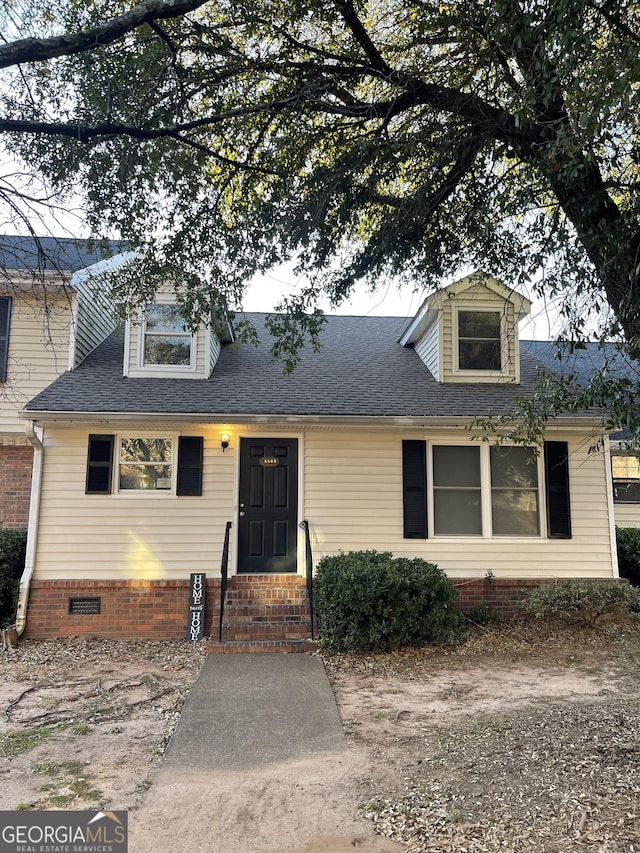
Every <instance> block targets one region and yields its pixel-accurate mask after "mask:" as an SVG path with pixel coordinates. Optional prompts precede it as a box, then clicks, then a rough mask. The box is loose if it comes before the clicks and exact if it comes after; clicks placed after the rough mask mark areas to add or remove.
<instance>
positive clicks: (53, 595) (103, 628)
mask: <svg viewBox="0 0 640 853" xmlns="http://www.w3.org/2000/svg"><path fill="white" fill-rule="evenodd" d="M219 590H220V581H219V580H217V579H216V580H210V581H207V598H206V613H207V621H208V620H209V618H210V614H211V613H213V607H214V600H215V601H216V602H217V599H218V597H219V595H220V591H219ZM96 597H99V598H100V613H99V614H98V615H77V614H70V613H69V599H70V598H96ZM188 607H189V580H188V579H186V580H166V581H162V580H156V581H141V580H140V581H137V580H129V581H124V580H122V581H119V580H118V581H109V580H95V581H91V580H85V581H70V580H57V581H38V580H34V581H32V583H31V587H30V590H29V603H28V606H27V624H26V628H25V632H24V635H23V636H24V637H25V639H44V638H51V637H71V636H77V635H81V634H91V635H93V636H96V637H109V638H114V639H115V638H119V639H132V640H135V639H148V640H179V639H184V638H185V637H186V635H187V617H188ZM205 624H207V623H205Z"/></svg>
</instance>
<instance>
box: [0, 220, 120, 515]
mask: <svg viewBox="0 0 640 853" xmlns="http://www.w3.org/2000/svg"><path fill="white" fill-rule="evenodd" d="M122 249H123V244H121V243H117V242H111V243H106V244H102V243H92V242H90V241H88V240H71V239H67V238H52V237H41V238H38V239H35V238H31V237H19V236H6V235H5V236H0V270H1V271H2V278H0V525H2V526H4V527H7V528H22V527H26V526H27V521H28V516H29V497H30V489H31V467H32V460H33V448H32V445H31V443H30V442H29V440H28V439H27V437H26V436H25V429H24V423H23V422H22V421H20V419H19V417H18V412H19V411H20V409H21V408H22V407H23V406H24V405H25V403H27V402H28V401H29V400H30V399H31V398H32V397H34V396H35V395H36V394H37V393H38V392H39V391H41V390H42V389H43V388H45V387H46V386H47V385H49V384H50V383H51V382H53V380H54V379H56V378H57V377H58V376H60V375H61V374H62V373H64V372H65V371H66V370H69V369H73V368H74V367H76V366H77V365H78V364H79V363H80V361H81V360H82V358H84V356H85V355H86V354H87V353H89V352H90V351H91V350H92V349H94V348H95V347H96V346H97V345H98V344H99V343H100V342H101V341H102V340H104V338H105V337H106V336H107V335H108V334H109V333H110V332H111V331H113V329H114V328H115V327H116V325H117V320H116V317H115V314H114V312H113V310H112V306H111V304H109V303H106V301H104V300H102V301H101V300H100V299H98V298H97V296H96V294H95V292H94V291H93V290H92V288H91V287H90V286H89V282H90V277H91V275H92V274H95V273H97V272H99V271H100V270H101V269H104V267H105V266H107V265H108V264H110V263H112V262H113V261H112V260H108V259H110V258H112V256H114V255H115V254H117V253H120V252H121V251H122Z"/></svg>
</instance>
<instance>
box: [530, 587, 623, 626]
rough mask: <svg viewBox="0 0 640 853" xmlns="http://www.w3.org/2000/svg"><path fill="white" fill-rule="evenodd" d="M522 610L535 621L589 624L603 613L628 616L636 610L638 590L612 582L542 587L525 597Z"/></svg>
mask: <svg viewBox="0 0 640 853" xmlns="http://www.w3.org/2000/svg"><path fill="white" fill-rule="evenodd" d="M524 607H525V610H527V611H529V613H533V614H534V615H535V616H537V617H538V618H539V619H549V618H552V619H553V618H555V619H558V620H560V621H563V622H569V621H573V622H575V621H579V622H583V623H586V624H593V623H594V622H595V620H596V619H597V617H598V616H603V615H604V614H605V613H613V614H620V615H625V614H626V615H629V614H630V613H631V612H632V611H636V610H638V609H640V590H638V589H636V588H635V587H633V586H630V585H629V584H626V583H616V581H596V580H568V581H562V582H561V583H544V584H541V585H540V586H539V587H537V588H536V589H534V590H533V591H532V592H531V593H530V594H529V596H528V598H527V599H526V601H525V602H524Z"/></svg>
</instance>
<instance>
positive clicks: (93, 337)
mask: <svg viewBox="0 0 640 853" xmlns="http://www.w3.org/2000/svg"><path fill="white" fill-rule="evenodd" d="M91 283H92V282H91V279H86V278H85V279H81V280H79V281H77V282H76V281H74V288H75V290H76V293H77V299H78V309H77V312H76V317H75V323H74V330H73V334H74V341H75V344H74V352H73V365H72V366H73V367H77V366H78V365H79V364H80V362H81V361H83V360H84V359H85V358H86V357H87V356H88V355H89V353H91V352H93V350H94V349H95V348H96V347H97V346H98V345H99V344H101V343H102V341H103V340H104V339H105V338H106V337H108V336H109V335H110V334H111V332H113V331H114V329H115V328H116V327H117V325H118V323H119V320H118V317H117V314H116V312H115V310H114V306H113V303H112V301H111V300H110V299H109V298H107V295H106V294H103V293H101V292H100V291H99V290H97V289H96V287H95V286H94V287H93V288H92V287H91Z"/></svg>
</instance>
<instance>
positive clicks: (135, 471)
mask: <svg viewBox="0 0 640 853" xmlns="http://www.w3.org/2000/svg"><path fill="white" fill-rule="evenodd" d="M174 453H175V441H174V439H173V438H171V437H167V436H162V437H157V436H153V437H148V436H142V437H141V436H121V437H120V439H119V441H118V467H117V478H118V480H117V486H118V491H119V492H138V491H146V492H148V491H154V492H167V493H172V492H173V491H174V468H175V464H174Z"/></svg>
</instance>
